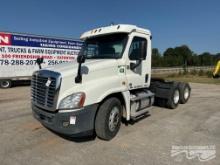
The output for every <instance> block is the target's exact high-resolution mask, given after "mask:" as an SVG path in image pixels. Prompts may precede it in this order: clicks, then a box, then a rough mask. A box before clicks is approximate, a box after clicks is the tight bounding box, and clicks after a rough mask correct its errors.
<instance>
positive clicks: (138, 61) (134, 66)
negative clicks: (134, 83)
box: [130, 59, 142, 70]
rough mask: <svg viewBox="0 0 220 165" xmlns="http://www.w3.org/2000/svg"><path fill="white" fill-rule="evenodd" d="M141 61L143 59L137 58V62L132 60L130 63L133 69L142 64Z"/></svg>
mask: <svg viewBox="0 0 220 165" xmlns="http://www.w3.org/2000/svg"><path fill="white" fill-rule="evenodd" d="M141 62H142V59H139V60H137V62H136V63H133V62H131V63H130V68H131V70H134V69H135V68H137V67H138V66H139V65H140V64H141Z"/></svg>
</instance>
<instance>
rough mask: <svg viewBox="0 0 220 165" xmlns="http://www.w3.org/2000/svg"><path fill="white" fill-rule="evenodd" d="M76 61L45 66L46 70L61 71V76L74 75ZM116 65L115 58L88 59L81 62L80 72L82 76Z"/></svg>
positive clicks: (76, 69)
mask: <svg viewBox="0 0 220 165" xmlns="http://www.w3.org/2000/svg"><path fill="white" fill-rule="evenodd" d="M78 65H79V64H78V63H77V61H73V62H68V63H62V64H58V65H55V66H53V67H48V68H45V69H47V70H52V71H55V72H59V73H61V75H62V77H66V76H69V75H72V76H74V75H75V76H76V75H77V71H78ZM116 65H117V60H116V59H89V60H86V61H85V63H83V64H82V68H81V72H82V76H84V74H85V75H87V74H89V73H91V72H93V71H98V70H104V69H107V68H111V67H114V66H116Z"/></svg>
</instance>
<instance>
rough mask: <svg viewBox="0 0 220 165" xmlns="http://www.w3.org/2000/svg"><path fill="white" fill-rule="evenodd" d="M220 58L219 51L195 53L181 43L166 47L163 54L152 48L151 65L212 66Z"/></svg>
mask: <svg viewBox="0 0 220 165" xmlns="http://www.w3.org/2000/svg"><path fill="white" fill-rule="evenodd" d="M219 59H220V53H217V54H211V53H209V52H204V53H202V54H199V55H197V54H195V53H193V51H192V50H191V49H190V48H189V47H188V46H187V45H182V46H178V47H175V48H167V49H166V50H165V51H164V53H163V55H161V53H160V52H159V50H158V49H157V48H153V49H152V66H153V67H174V66H178V67H180V66H181V67H183V68H185V69H186V68H187V66H212V65H215V64H216V62H217V61H218V60H219Z"/></svg>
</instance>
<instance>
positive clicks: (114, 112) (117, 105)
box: [95, 97, 122, 140]
mask: <svg viewBox="0 0 220 165" xmlns="http://www.w3.org/2000/svg"><path fill="white" fill-rule="evenodd" d="M121 116H122V105H121V102H120V100H118V99H117V98H115V97H112V98H109V99H107V100H105V101H104V102H103V103H102V105H101V106H100V108H99V111H98V113H97V116H96V120H95V131H96V135H97V136H98V137H99V138H101V139H104V140H111V139H112V138H114V137H115V136H116V134H117V133H118V131H119V129H120V126H121Z"/></svg>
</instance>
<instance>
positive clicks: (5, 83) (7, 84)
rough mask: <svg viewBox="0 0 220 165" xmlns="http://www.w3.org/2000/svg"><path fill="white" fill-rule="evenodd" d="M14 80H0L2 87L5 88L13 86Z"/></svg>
mask: <svg viewBox="0 0 220 165" xmlns="http://www.w3.org/2000/svg"><path fill="white" fill-rule="evenodd" d="M11 86H12V82H11V80H0V87H1V88H3V89H6V88H11Z"/></svg>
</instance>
